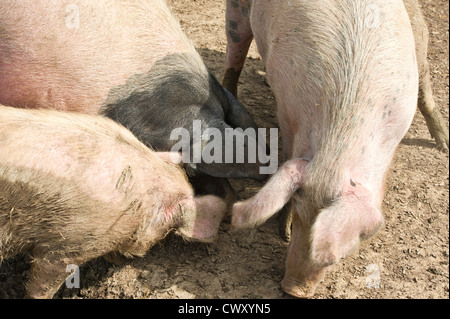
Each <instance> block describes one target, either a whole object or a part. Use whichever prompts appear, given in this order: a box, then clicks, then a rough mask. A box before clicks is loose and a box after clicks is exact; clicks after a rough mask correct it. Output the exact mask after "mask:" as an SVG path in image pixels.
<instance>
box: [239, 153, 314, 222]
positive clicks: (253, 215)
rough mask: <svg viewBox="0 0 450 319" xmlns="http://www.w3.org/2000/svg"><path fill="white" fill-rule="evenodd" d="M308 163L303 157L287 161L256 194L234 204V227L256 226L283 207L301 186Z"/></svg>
mask: <svg viewBox="0 0 450 319" xmlns="http://www.w3.org/2000/svg"><path fill="white" fill-rule="evenodd" d="M307 164H308V163H307V162H306V161H304V160H301V159H293V160H289V161H287V162H286V163H284V164H283V165H282V166H281V167H280V168H279V169H278V171H277V172H276V173H275V174H274V175H273V176H272V177H271V178H270V179H269V181H268V182H267V183H266V185H264V186H263V187H262V188H261V190H260V191H259V192H258V193H257V194H256V195H255V196H253V197H252V198H250V199H247V200H245V201H241V202H237V203H236V204H234V206H233V212H232V219H231V225H232V227H233V228H236V229H239V228H251V227H255V226H257V225H260V224H262V223H264V222H265V221H266V220H267V219H268V218H270V217H271V216H272V215H273V214H275V213H276V212H278V211H279V210H280V209H281V208H283V206H284V205H285V204H286V203H287V202H288V201H289V200H290V199H291V196H292V195H293V194H294V192H295V191H296V190H297V189H298V188H299V187H300V183H301V179H302V176H303V173H304V171H305V167H306V165H307Z"/></svg>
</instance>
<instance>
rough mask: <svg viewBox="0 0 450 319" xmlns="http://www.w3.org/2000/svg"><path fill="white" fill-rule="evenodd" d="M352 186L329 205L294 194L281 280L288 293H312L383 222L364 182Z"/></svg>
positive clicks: (311, 294)
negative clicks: (336, 265)
mask: <svg viewBox="0 0 450 319" xmlns="http://www.w3.org/2000/svg"><path fill="white" fill-rule="evenodd" d="M353 185H354V186H350V188H351V190H350V189H347V190H344V191H343V192H342V193H341V194H340V195H339V196H337V197H336V198H335V199H333V200H332V201H331V202H330V203H329V205H327V207H317V206H316V205H313V203H312V202H311V201H309V200H306V199H304V198H305V197H304V196H301V193H300V192H297V194H296V195H295V196H294V200H293V202H294V205H293V213H294V214H293V223H292V239H291V242H290V244H289V248H288V256H287V260H286V273H285V277H284V279H283V281H282V287H283V290H284V291H285V292H287V293H289V294H291V295H293V296H296V297H300V298H307V297H311V296H313V295H314V290H315V288H316V286H317V284H318V283H319V282H320V280H321V279H322V278H323V276H324V275H325V273H326V271H327V270H328V269H329V268H330V267H331V266H332V265H334V264H336V263H338V262H339V260H340V259H341V258H344V257H345V256H347V255H349V254H351V253H353V252H354V251H356V250H357V249H358V248H359V245H360V242H362V241H363V240H365V239H368V238H370V237H371V236H372V235H374V234H375V233H376V232H377V231H378V229H379V228H380V227H381V226H382V225H383V221H384V219H383V216H382V214H381V212H380V211H379V210H378V209H376V208H375V207H373V206H372V205H371V196H370V193H369V192H368V191H367V189H365V187H364V186H362V185H361V184H353Z"/></svg>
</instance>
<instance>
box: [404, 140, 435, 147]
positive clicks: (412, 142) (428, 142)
mask: <svg viewBox="0 0 450 319" xmlns="http://www.w3.org/2000/svg"><path fill="white" fill-rule="evenodd" d="M400 143H401V144H403V145H408V146H421V147H426V148H429V149H435V148H436V143H435V142H434V140H431V139H429V140H428V139H423V138H404V139H403V140H402V141H401V142H400Z"/></svg>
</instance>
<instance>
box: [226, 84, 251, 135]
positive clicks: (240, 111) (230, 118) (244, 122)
mask: <svg viewBox="0 0 450 319" xmlns="http://www.w3.org/2000/svg"><path fill="white" fill-rule="evenodd" d="M222 89H223V91H224V92H225V95H226V97H227V100H228V103H229V104H228V105H229V107H228V110H224V111H225V121H226V122H227V123H228V124H229V125H230V126H232V127H233V128H236V127H240V128H242V129H244V130H245V129H247V128H250V127H251V128H254V129H255V130H256V129H257V128H258V127H257V125H256V123H255V121H253V118H252V117H251V115H250V113H249V112H248V111H247V109H246V108H245V107H244V106H243V105H242V104H241V103H240V102H239V101H238V100H237V99H236V98H235V97H234V96H233V94H231V93H230V92H229V91H228V90H227V89H225V88H222Z"/></svg>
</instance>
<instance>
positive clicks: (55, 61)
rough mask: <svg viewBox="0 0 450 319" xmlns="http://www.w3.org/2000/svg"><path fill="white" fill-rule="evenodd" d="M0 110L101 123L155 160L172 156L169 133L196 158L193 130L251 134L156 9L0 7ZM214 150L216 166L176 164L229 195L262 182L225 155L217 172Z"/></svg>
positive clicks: (107, 4) (98, 4) (148, 2)
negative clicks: (126, 134) (100, 118)
mask: <svg viewBox="0 0 450 319" xmlns="http://www.w3.org/2000/svg"><path fill="white" fill-rule="evenodd" d="M0 103H2V104H4V105H10V106H14V107H26V108H51V109H57V110H64V111H72V112H79V113H87V114H102V115H104V116H107V117H110V118H112V119H113V120H115V121H117V122H119V123H121V124H122V125H124V126H125V127H127V128H128V129H130V130H131V132H132V133H133V134H134V135H135V136H136V137H137V138H138V139H139V140H140V141H142V142H143V143H144V144H145V145H147V146H149V147H152V148H153V149H155V150H157V151H171V150H172V148H173V147H174V146H175V145H176V144H177V143H178V142H179V136H175V137H173V138H171V133H172V132H173V131H174V129H178V128H185V129H187V130H188V131H189V133H190V136H189V138H188V140H187V141H186V144H188V145H187V147H186V148H188V149H191V150H193V149H197V147H199V148H200V149H201V150H203V149H204V148H205V146H206V145H207V144H208V143H210V142H211V140H213V138H212V137H211V136H206V137H205V136H203V135H202V136H201V138H194V136H193V135H194V134H193V123H194V121H198V122H199V123H201V127H202V133H203V132H205V131H206V130H208V129H209V128H214V129H217V130H219V131H220V132H221V133H222V136H224V135H225V131H226V129H233V128H237V127H240V128H242V129H244V130H245V129H247V128H255V129H256V124H255V122H254V121H253V119H252V117H251V116H250V114H249V113H248V112H247V111H246V109H245V108H244V107H243V105H242V104H240V103H239V102H238V101H237V100H236V99H235V97H234V96H233V95H232V94H230V93H229V92H228V91H227V90H225V89H224V88H223V87H222V86H221V85H220V83H219V82H218V81H217V80H216V79H215V77H214V76H213V75H212V73H211V72H209V71H208V69H207V68H206V66H205V64H204V62H203V61H202V59H201V57H200V55H199V54H198V52H197V51H196V50H195V48H194V46H193V44H192V43H191V41H190V40H189V39H188V38H187V37H186V35H185V33H184V32H183V31H182V29H181V26H180V24H179V22H178V21H177V20H176V18H175V17H174V16H173V14H172V13H171V12H170V10H169V8H168V7H167V4H166V3H165V1H163V0H137V1H136V0H125V1H123V0H120V1H119V0H100V1H87V0H85V1H77V2H76V3H74V2H73V1H71V0H64V1H60V0H50V1H48V0H37V1H32V2H29V1H25V0H19V1H17V0H15V1H12V0H6V1H2V2H1V3H0ZM238 134H239V133H238ZM243 138H244V136H243ZM244 140H245V142H244V143H245V145H244V148H246V147H247V146H248V139H247V137H245V138H244ZM220 143H221V146H222V150H223V157H222V160H221V161H214V162H212V163H209V162H208V163H207V162H206V161H204V160H203V157H202V158H201V159H200V161H198V162H197V161H195V160H193V156H194V154H193V152H190V154H188V155H187V157H183V158H184V159H185V162H186V163H185V164H186V169H187V170H188V172H189V173H190V174H192V175H200V176H205V177H210V179H212V180H213V181H214V183H216V182H219V183H221V184H222V185H223V188H224V189H223V191H230V189H229V185H228V183H227V182H226V180H225V181H224V180H223V178H253V179H264V177H265V176H264V175H262V174H260V171H259V168H260V165H261V163H259V162H256V163H255V162H251V161H249V160H247V159H246V160H245V161H244V163H241V164H239V163H236V162H237V161H236V154H235V155H234V160H233V161H232V163H225V158H224V157H225V149H226V147H227V146H226V145H225V140H224V139H222V141H220ZM264 145H265V143H264ZM186 148H183V149H181V151H182V152H183V151H184V150H185V149H186ZM186 158H187V160H186ZM216 178H219V179H220V180H215V179H216ZM214 183H213V184H214Z"/></svg>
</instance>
